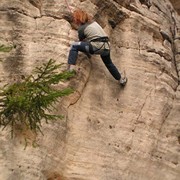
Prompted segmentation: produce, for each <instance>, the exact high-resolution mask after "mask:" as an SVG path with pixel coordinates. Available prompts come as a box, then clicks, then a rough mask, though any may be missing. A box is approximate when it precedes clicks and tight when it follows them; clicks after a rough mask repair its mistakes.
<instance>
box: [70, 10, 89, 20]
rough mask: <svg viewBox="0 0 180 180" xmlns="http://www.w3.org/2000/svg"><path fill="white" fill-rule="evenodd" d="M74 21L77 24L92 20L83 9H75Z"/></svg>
mask: <svg viewBox="0 0 180 180" xmlns="http://www.w3.org/2000/svg"><path fill="white" fill-rule="evenodd" d="M73 19H74V22H75V23H77V24H85V23H87V22H90V21H91V20H92V17H91V16H90V15H88V14H87V13H86V12H85V11H83V10H81V9H77V10H75V11H74V12H73Z"/></svg>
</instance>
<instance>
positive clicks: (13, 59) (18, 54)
mask: <svg viewBox="0 0 180 180" xmlns="http://www.w3.org/2000/svg"><path fill="white" fill-rule="evenodd" d="M8 18H9V19H8V20H9V21H11V22H12V23H13V24H14V26H13V27H12V28H13V30H12V33H11V36H12V37H11V39H12V41H13V44H14V45H15V46H16V48H15V54H12V53H10V55H9V57H7V59H6V61H4V63H3V65H4V69H5V70H6V71H7V73H8V74H9V77H10V79H11V80H12V81H14V80H19V78H20V77H21V75H22V69H23V66H24V64H23V50H24V49H23V42H22V40H21V33H22V32H21V30H20V29H19V28H18V27H19V25H20V24H21V22H20V19H19V15H18V14H17V12H15V11H12V10H11V11H8ZM16 78H17V79H16Z"/></svg>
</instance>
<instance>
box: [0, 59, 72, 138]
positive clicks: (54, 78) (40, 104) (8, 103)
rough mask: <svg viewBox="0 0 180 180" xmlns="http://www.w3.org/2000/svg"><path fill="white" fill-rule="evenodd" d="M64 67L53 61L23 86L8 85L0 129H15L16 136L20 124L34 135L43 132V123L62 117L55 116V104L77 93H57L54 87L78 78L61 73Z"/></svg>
mask: <svg viewBox="0 0 180 180" xmlns="http://www.w3.org/2000/svg"><path fill="white" fill-rule="evenodd" d="M60 66H61V64H58V65H56V64H55V61H54V60H52V59H50V60H49V61H48V63H44V64H43V65H42V66H41V67H37V68H36V69H35V74H34V75H31V76H29V77H27V78H25V79H23V80H22V81H21V82H17V83H14V84H11V85H6V86H4V87H3V88H2V90H1V93H0V127H3V129H4V128H6V127H7V126H8V125H11V132H12V135H13V134H14V128H15V127H16V124H19V123H21V124H23V125H25V126H26V127H27V128H30V129H31V130H32V131H34V132H38V131H40V132H42V131H41V122H42V120H45V121H46V122H48V121H49V120H56V119H59V118H62V115H54V114H51V112H52V111H53V110H54V108H55V107H54V103H56V102H57V101H58V100H59V97H63V96H66V95H69V94H70V93H72V92H73V90H72V89H71V88H66V89H63V90H57V89H55V88H53V85H55V84H58V83H59V82H60V81H64V80H67V79H69V78H71V77H72V76H74V73H73V72H61V73H59V72H58V69H59V68H60Z"/></svg>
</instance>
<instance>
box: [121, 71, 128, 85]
mask: <svg viewBox="0 0 180 180" xmlns="http://www.w3.org/2000/svg"><path fill="white" fill-rule="evenodd" d="M127 80H128V79H127V77H126V73H125V71H124V72H123V73H122V74H121V79H120V81H119V83H120V85H121V86H125V85H126V83H127Z"/></svg>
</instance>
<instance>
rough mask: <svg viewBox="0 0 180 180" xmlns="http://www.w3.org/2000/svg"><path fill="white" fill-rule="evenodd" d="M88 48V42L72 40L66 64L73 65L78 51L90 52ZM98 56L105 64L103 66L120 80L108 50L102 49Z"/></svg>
mask: <svg viewBox="0 0 180 180" xmlns="http://www.w3.org/2000/svg"><path fill="white" fill-rule="evenodd" d="M89 49H90V45H89V43H88V42H74V43H73V44H72V45H71V49H70V52H69V57H68V64H72V65H75V64H76V60H77V56H78V52H79V51H80V52H84V53H90V52H89ZM100 56H101V59H102V61H103V62H104V64H105V66H106V67H107V69H108V70H109V72H110V73H111V75H112V76H113V77H114V78H115V79H116V80H120V79H121V74H120V72H119V71H118V69H117V68H116V66H115V65H114V64H113V62H112V60H111V57H110V50H107V49H104V50H103V51H102V52H101V54H100Z"/></svg>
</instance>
